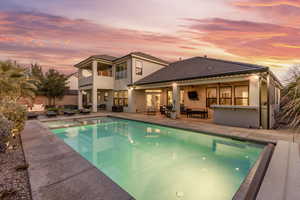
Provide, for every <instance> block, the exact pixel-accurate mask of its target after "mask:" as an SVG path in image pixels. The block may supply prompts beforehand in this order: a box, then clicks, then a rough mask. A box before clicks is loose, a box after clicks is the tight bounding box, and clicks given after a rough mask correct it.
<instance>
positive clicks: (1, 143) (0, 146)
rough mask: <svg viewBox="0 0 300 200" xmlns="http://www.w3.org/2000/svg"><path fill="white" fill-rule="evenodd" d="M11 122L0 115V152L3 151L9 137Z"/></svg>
mask: <svg viewBox="0 0 300 200" xmlns="http://www.w3.org/2000/svg"><path fill="white" fill-rule="evenodd" d="M12 128H13V126H12V123H11V122H10V121H9V120H7V119H6V118H5V117H4V116H3V115H0V153H5V152H6V149H7V147H8V146H7V143H8V142H9V141H10V138H11V131H12Z"/></svg>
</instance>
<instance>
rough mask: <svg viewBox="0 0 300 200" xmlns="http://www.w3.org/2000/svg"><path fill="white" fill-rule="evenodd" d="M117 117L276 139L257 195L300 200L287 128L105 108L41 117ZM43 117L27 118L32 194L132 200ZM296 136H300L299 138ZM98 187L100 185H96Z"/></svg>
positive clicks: (293, 141)
mask: <svg viewBox="0 0 300 200" xmlns="http://www.w3.org/2000/svg"><path fill="white" fill-rule="evenodd" d="M98 116H114V117H120V118H126V119H132V120H138V121H143V122H149V123H156V124H160V125H165V126H170V127H175V128H183V129H188V130H193V131H197V132H200V133H210V134H214V135H220V136H227V137H233V138H239V139H245V140H252V141H257V142H272V143H276V148H275V151H274V153H273V156H272V159H271V161H270V164H269V167H268V170H267V172H266V175H265V177H264V181H263V182H262V185H261V188H260V191H259V193H258V196H257V199H261V200H264V199H272V200H282V199H289V200H296V199H299V198H298V197H299V196H300V194H299V191H300V171H299V168H300V157H299V155H300V154H299V144H298V143H297V142H299V141H300V137H298V136H297V135H296V134H293V133H292V132H290V131H287V130H263V129H246V128H237V127H229V126H222V125H216V124H213V123H212V122H211V121H208V122H207V121H205V120H200V119H187V118H182V119H177V120H173V119H170V118H166V117H163V116H160V115H158V116H149V115H144V114H133V113H111V112H100V113H92V114H90V115H76V116H72V117H64V116H60V117H56V118H49V119H40V121H52V120H65V119H74V118H75V119H76V118H87V117H98ZM40 121H38V120H31V121H27V123H26V127H25V130H24V131H23V133H22V141H23V148H24V153H25V157H26V160H27V162H28V163H29V176H30V183H31V187H32V193H33V199H34V200H39V199H49V200H50V199H51V200H52V199H53V200H54V199H55V200H57V199H72V200H73V199H74V200H77V199H105V200H110V199H120V200H122V199H124V200H125V199H133V197H131V196H130V195H129V194H127V193H126V191H124V190H122V189H121V188H120V187H119V186H118V185H116V184H115V183H113V182H112V181H111V180H110V179H109V178H107V177H106V176H105V175H104V174H103V173H102V172H101V171H100V170H98V169H96V168H95V167H93V166H92V165H91V164H90V163H89V162H88V161H86V160H85V159H84V158H83V157H81V156H80V155H79V154H78V153H76V152H75V151H74V150H72V149H71V148H70V147H68V146H67V145H66V144H65V143H64V142H63V141H61V140H59V139H58V138H57V137H56V136H55V135H54V134H52V133H51V131H50V130H49V129H48V128H47V127H45V126H44V125H43V124H42V123H41V122H40ZM295 135H296V137H294V136H295ZM96 188H97V189H96Z"/></svg>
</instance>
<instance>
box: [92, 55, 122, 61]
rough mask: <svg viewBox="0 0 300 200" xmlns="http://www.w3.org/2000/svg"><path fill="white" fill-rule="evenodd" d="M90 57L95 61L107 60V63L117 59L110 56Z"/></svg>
mask: <svg viewBox="0 0 300 200" xmlns="http://www.w3.org/2000/svg"><path fill="white" fill-rule="evenodd" d="M91 57H92V58H96V59H103V60H108V61H114V60H116V59H117V57H114V56H110V55H93V56H91Z"/></svg>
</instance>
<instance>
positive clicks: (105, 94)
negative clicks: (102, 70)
mask: <svg viewBox="0 0 300 200" xmlns="http://www.w3.org/2000/svg"><path fill="white" fill-rule="evenodd" d="M104 101H108V92H104Z"/></svg>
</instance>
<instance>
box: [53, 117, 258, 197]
mask: <svg viewBox="0 0 300 200" xmlns="http://www.w3.org/2000/svg"><path fill="white" fill-rule="evenodd" d="M93 120H94V122H95V124H91V125H85V126H77V127H68V128H60V129H52V130H51V131H52V132H53V133H55V134H56V135H57V136H58V137H59V138H61V139H62V140H64V142H65V143H66V144H68V145H69V146H71V147H72V148H73V149H74V150H75V151H77V152H78V153H79V154H81V155H82V156H83V157H84V158H86V159H87V160H89V161H90V162H91V163H92V164H93V165H94V166H96V167H97V168H98V169H100V170H101V171H102V172H103V173H104V174H106V175H107V176H108V177H110V178H111V179H112V180H113V181H114V182H115V183H117V184H118V185H120V186H121V187H122V188H123V189H125V190H126V191H127V192H128V193H130V194H131V195H132V196H133V197H135V198H136V199H138V200H154V199H155V200H160V199H163V200H169V199H170V200H171V199H172V200H174V199H180V200H181V199H182V200H183V199H184V200H189V199H205V200H210V199H213V200H219V199H220V200H226V199H228V200H229V199H232V197H233V196H234V194H235V193H236V191H237V190H238V189H239V187H240V185H241V183H242V182H243V180H244V179H245V177H246V176H247V174H248V173H249V170H250V169H251V168H252V166H253V165H254V163H255V162H256V160H257V159H258V157H259V155H260V153H261V152H262V150H263V148H264V145H262V144H256V143H251V142H243V141H237V140H233V139H230V138H223V137H218V136H212V135H207V134H201V133H196V132H192V131H186V130H181V129H175V128H170V127H165V126H159V125H155V124H149V123H143V122H137V121H132V120H124V119H118V118H110V117H101V118H96V119H93Z"/></svg>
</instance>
